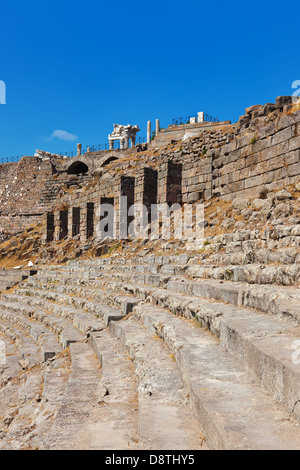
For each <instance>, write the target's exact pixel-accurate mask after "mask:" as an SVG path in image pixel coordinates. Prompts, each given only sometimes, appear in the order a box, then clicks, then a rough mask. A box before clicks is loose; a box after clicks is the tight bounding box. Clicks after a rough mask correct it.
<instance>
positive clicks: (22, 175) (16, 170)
mask: <svg viewBox="0 0 300 470" xmlns="http://www.w3.org/2000/svg"><path fill="white" fill-rule="evenodd" d="M51 177H52V165H51V162H50V161H49V160H48V161H43V160H42V159H40V158H39V157H23V158H22V159H21V160H20V161H19V162H17V163H5V164H2V165H0V231H1V232H5V233H15V232H17V231H19V230H20V229H24V228H26V227H28V226H30V225H32V224H33V223H34V222H36V221H37V220H39V219H40V217H41V214H42V213H43V212H44V207H43V205H40V204H39V203H38V201H39V200H40V197H41V194H42V190H43V188H44V185H45V182H46V181H47V180H49V179H50V178H51Z"/></svg>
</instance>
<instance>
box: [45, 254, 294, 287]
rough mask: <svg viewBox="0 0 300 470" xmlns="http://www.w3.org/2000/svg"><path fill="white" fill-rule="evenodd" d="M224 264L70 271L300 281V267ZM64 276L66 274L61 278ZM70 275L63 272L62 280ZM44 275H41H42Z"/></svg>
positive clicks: (89, 274) (284, 282) (122, 266)
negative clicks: (66, 275)
mask: <svg viewBox="0 0 300 470" xmlns="http://www.w3.org/2000/svg"><path fill="white" fill-rule="evenodd" d="M225 261H226V260H224V263H225V264H224V265H218V263H214V264H213V265H208V264H203V263H198V264H194V263H193V264H136V265H134V264H130V263H128V264H116V265H113V264H109V265H99V266H93V267H89V269H88V271H87V270H84V268H83V267H80V266H79V267H78V269H76V270H75V268H70V274H75V273H76V274H78V275H79V276H80V277H81V278H82V279H83V278H85V279H88V278H89V279H92V278H97V277H99V276H101V275H103V274H104V272H105V273H109V272H111V271H113V272H123V273H133V272H135V273H137V274H164V275H169V276H184V275H185V276H188V277H190V278H192V279H195V278H202V279H206V278H208V279H220V280H230V281H234V282H247V283H249V284H277V285H284V286H293V285H297V283H298V282H299V280H300V264H295V263H291V264H270V265H268V264H262V263H259V264H258V263H257V264H255V263H253V262H251V263H248V264H245V263H243V264H242V265H239V264H237V265H236V264H231V263H228V262H227V261H226V262H225ZM62 273H63V274H62ZM67 273H68V271H66V270H65V271H61V272H60V277H61V278H62V279H63V278H64V277H65V276H64V274H67ZM40 274H42V273H40ZM43 275H45V279H46V276H47V277H48V279H49V280H50V279H51V277H53V279H56V278H57V276H58V272H55V274H54V272H47V271H45V272H43Z"/></svg>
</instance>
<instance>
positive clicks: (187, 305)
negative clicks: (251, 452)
mask: <svg viewBox="0 0 300 470" xmlns="http://www.w3.org/2000/svg"><path fill="white" fill-rule="evenodd" d="M292 231H293V228H292V229H291V230H290V231H285V234H286V235H285V236H282V237H281V238H280V240H281V241H280V243H277V245H276V249H274V246H273V248H271V245H272V243H271V238H269V239H267V241H266V243H265V246H260V249H261V250H265V251H264V253H261V254H260V255H259V254H258V251H257V249H255V250H254V252H255V255H254V257H248V259H247V260H248V264H242V263H244V262H245V259H244V258H243V256H244V255H245V253H246V254H247V253H248V254H249V244H248V245H246V244H245V242H249V241H255V240H256V242H257V245H258V244H259V243H260V244H261V245H263V243H262V241H263V239H262V238H260V239H259V238H258V237H257V238H255V234H254V233H252V234H250V235H249V233H248V234H247V233H246V232H247V231H244V232H245V233H242V235H241V233H240V234H239V237H240V238H241V240H239V241H240V242H241V244H240V245H238V246H237V250H236V251H235V252H234V256H237V255H238V256H239V257H240V258H239V260H240V264H239V263H238V262H236V264H234V263H232V262H230V261H232V258H230V259H227V258H224V256H225V255H229V256H232V248H231V247H232V246H235V245H234V243H236V241H235V239H234V237H235V236H236V235H234V234H228V236H227V238H226V236H222V237H221V239H220V237H219V239H218V240H216V239H212V240H210V241H209V247H210V248H211V247H212V248H213V251H212V252H211V251H210V250H206V248H205V250H204V251H203V252H200V253H196V254H195V255H191V254H189V255H188V254H186V255H177V256H175V255H173V256H171V255H170V256H155V255H150V256H136V257H135V258H133V257H132V258H130V259H125V258H121V257H117V256H115V257H107V258H101V259H94V260H86V261H72V262H69V263H68V264H67V265H60V266H59V265H56V266H44V267H41V268H40V269H39V270H38V273H37V275H36V276H32V277H29V278H28V279H27V280H24V281H22V282H21V283H20V284H19V286H18V287H17V288H15V289H14V292H13V293H3V294H2V297H1V300H0V319H1V321H0V328H1V335H4V336H3V341H4V342H5V344H6V348H7V352H8V353H9V354H8V360H7V362H6V364H5V367H3V371H2V375H1V382H0V383H1V386H2V388H1V390H0V413H1V417H2V420H1V430H0V448H40V449H70V448H77V449H150V450H151V449H165V450H167V449H169V450H170V449H173V450H175V449H187V450H188V449H193V450H195V449H203V450H206V449H234V450H237V449H299V448H300V427H299V419H300V406H299V403H300V361H299V358H298V356H300V351H299V349H300V347H299V339H300V333H299V331H300V330H299V322H300V308H299V306H300V292H299V287H298V286H297V284H298V282H299V255H298V254H297V246H299V238H300V237H299V236H298V235H295V234H292ZM224 237H225V238H224ZM286 237H294V238H293V240H291V239H289V243H287V242H286V241H284V238H286ZM278 240H279V238H278ZM278 240H277V241H278ZM292 243H294V244H292ZM217 244H218V245H219V244H221V245H222V244H223V246H221V247H219V249H218V250H216V245H217ZM246 246H247V250H248V251H247V250H246V248H245V247H246ZM256 248H258V246H256ZM294 248H295V249H294ZM222 250H223V251H222ZM224 250H225V251H227V253H224ZM293 250H294V251H293ZM259 256H263V258H259ZM274 259H276V260H279V261H276V262H275V263H274ZM259 260H260V261H264V263H259ZM205 263H206V264H205ZM268 263H269V264H268ZM204 264H205V266H204ZM205 270H209V271H205ZM229 271H232V272H233V274H229ZM0 339H2V336H1V337H0ZM298 351H299V354H298ZM24 397H25V398H24Z"/></svg>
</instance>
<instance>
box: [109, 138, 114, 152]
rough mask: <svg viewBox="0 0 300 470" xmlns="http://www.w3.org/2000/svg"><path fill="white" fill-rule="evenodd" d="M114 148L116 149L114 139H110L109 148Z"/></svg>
mask: <svg viewBox="0 0 300 470" xmlns="http://www.w3.org/2000/svg"><path fill="white" fill-rule="evenodd" d="M113 149H114V141H113V140H110V141H109V150H113Z"/></svg>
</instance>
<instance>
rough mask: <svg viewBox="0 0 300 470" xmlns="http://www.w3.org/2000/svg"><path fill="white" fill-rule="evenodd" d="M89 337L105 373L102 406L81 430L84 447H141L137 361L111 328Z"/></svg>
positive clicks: (95, 409)
mask: <svg viewBox="0 0 300 470" xmlns="http://www.w3.org/2000/svg"><path fill="white" fill-rule="evenodd" d="M89 341H90V344H91V345H92V347H93V349H94V351H95V353H96V355H97V358H98V360H99V363H100V364H101V368H102V376H101V380H100V382H99V386H98V391H99V393H98V404H99V406H98V407H95V408H94V410H93V412H92V414H91V416H90V418H89V423H88V425H87V426H86V428H85V429H84V430H83V431H82V432H81V433H80V443H81V445H80V449H82V450H84V449H90V450H102V449H105V450H133V449H138V448H139V443H138V417H139V403H138V393H137V387H136V380H135V374H134V368H133V365H132V363H131V361H130V359H129V357H128V354H126V350H125V349H124V347H123V346H122V344H121V343H120V341H118V340H117V339H116V338H115V337H114V336H113V335H112V334H111V333H110V332H109V330H107V329H106V330H102V331H100V332H92V333H91V335H90V339H89Z"/></svg>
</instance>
